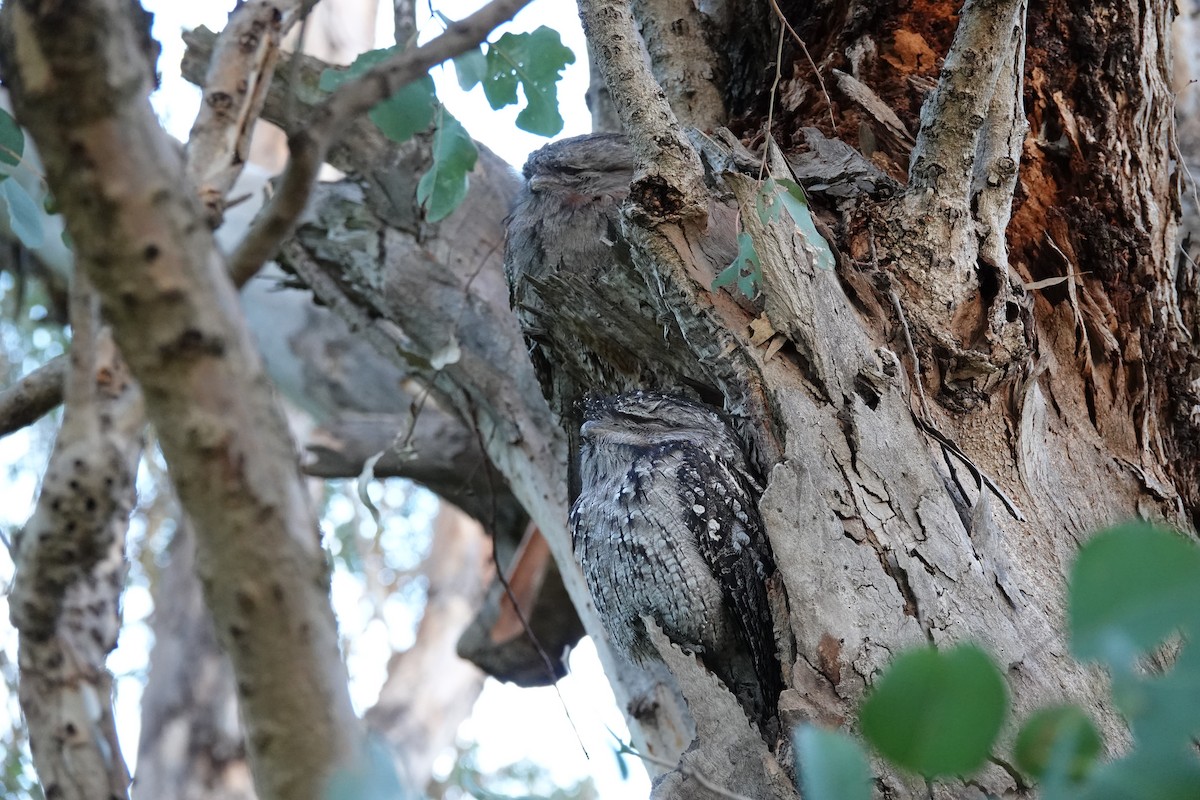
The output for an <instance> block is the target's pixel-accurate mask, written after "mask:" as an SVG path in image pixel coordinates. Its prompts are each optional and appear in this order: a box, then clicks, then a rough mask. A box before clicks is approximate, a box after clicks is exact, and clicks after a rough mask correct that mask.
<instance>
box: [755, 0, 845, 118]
mask: <svg viewBox="0 0 1200 800" xmlns="http://www.w3.org/2000/svg"><path fill="white" fill-rule="evenodd" d="M771 8H773V9H774V10H775V16H777V17H779V22H780V24H781V25H783V27H785V28H787V31H788V33H790V34H791V35H792V38H793V39H795V40H796V44H798V45H800V51H801V52H802V53H804V57H805V58H806V59H807V60H808V65H809V66H810V67H812V71H813V75H816V76H817V84H818V85H819V86H820V87H821V94H823V95H824V96H825V105H826V106H828V107H829V124H830V126H831V129H830V134H829V135H830V136H837V120H835V119H834V118H833V100H831V99H830V97H829V90H828V89H826V88H825V79H824V78H822V77H821V70H819V69H817V62H815V61H813V57H812V56H811V55H810V54H809V52H808V45H806V44H805V43H804V40H803V39H801V38H800V34H798V33H796V29H795V28H793V27H792V23H790V22H788V20H787V17H786V16H784V14H783V10H782V9H780V8H779V3H778V0H771ZM769 133H770V131H768V134H769Z"/></svg>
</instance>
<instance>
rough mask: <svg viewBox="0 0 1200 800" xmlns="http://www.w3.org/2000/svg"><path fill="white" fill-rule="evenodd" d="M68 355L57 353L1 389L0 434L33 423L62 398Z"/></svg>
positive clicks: (4, 434) (2, 434)
mask: <svg viewBox="0 0 1200 800" xmlns="http://www.w3.org/2000/svg"><path fill="white" fill-rule="evenodd" d="M66 373H67V357H66V356H65V355H63V356H57V357H55V358H52V359H50V360H49V361H47V362H46V363H45V364H42V365H41V366H40V367H38V368H37V369H35V370H34V371H33V372H31V373H29V374H28V375H25V376H23V377H22V378H21V379H20V380H19V381H17V382H16V383H14V384H13V385H12V386H9V387H8V388H7V389H5V390H4V391H2V392H0V436H7V435H8V434H10V433H13V432H14V431H19V430H21V428H24V427H26V426H27V425H32V424H33V423H34V422H37V421H38V420H39V419H41V418H42V417H43V416H45V415H46V414H49V413H50V412H51V411H53V410H54V409H55V408H57V407H58V405H59V404H60V403H62V400H63V379H64V378H65V377H66Z"/></svg>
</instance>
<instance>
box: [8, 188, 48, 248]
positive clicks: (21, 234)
mask: <svg viewBox="0 0 1200 800" xmlns="http://www.w3.org/2000/svg"><path fill="white" fill-rule="evenodd" d="M0 205H3V206H4V209H5V214H6V218H7V220H8V227H9V228H10V229H11V230H12V232H13V234H14V235H15V236H16V237H17V239H19V240H20V241H21V244H23V245H25V246H26V247H27V248H29V249H30V250H33V249H35V248H38V247H41V246H42V243H43V242H45V240H46V236H45V233H44V231H43V229H42V220H43V214H42V210H41V209H40V208H39V207H38V204H37V201H36V200H34V199H33V198H32V197H30V196H29V192H27V191H25V187H24V186H22V185H21V184H20V183H18V182H17V181H4V182H3V183H0Z"/></svg>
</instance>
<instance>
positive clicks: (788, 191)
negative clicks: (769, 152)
mask: <svg viewBox="0 0 1200 800" xmlns="http://www.w3.org/2000/svg"><path fill="white" fill-rule="evenodd" d="M779 185H780V186H782V187H783V189H784V191H783V192H782V193H781V194H780V196H779V199H780V203H781V204H782V205H783V207H784V208H786V209H787V212H788V215H789V216H790V217H791V218H792V220H793V221H794V222H795V223H796V227H797V228H799V229H800V233H802V234H804V238H805V239H807V240H808V243H809V244H810V245H812V247H813V249H814V250H815V251H816V259H817V260H816V264H817V267H818V268H819V269H833V268H834V266H835V265H836V262H835V260H834V258H833V250H832V249H831V248H830V247H829V242H827V241H825V237H824V236H822V235H821V234H820V233H819V232H818V231H817V226H816V225H815V224H814V223H813V218H812V212H811V211H809V209H808V197H807V196H806V195H805V194H804V187H802V186H801V185H800V184H798V183H796V182H795V181H793V180H788V179H786V178H781V179H780V180H779Z"/></svg>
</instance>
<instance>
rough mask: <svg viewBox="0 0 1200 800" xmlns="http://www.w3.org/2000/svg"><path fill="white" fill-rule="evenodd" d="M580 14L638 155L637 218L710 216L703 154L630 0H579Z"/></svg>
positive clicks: (633, 201)
mask: <svg viewBox="0 0 1200 800" xmlns="http://www.w3.org/2000/svg"><path fill="white" fill-rule="evenodd" d="M579 17H580V19H581V20H582V21H583V32H584V34H585V35H586V36H587V39H588V42H589V43H590V44H591V53H592V55H593V57H594V58H595V59H596V62H597V63H598V64H599V66H600V71H601V72H602V73H603V74H604V80H605V82H606V83H607V84H608V91H609V93H610V95H611V97H612V100H613V103H614V104H615V105H616V107H617V115H618V116H619V117H620V118H621V125H622V126H623V127H624V129H625V133H626V135H628V136H629V140H630V143H631V144H632V145H633V150H634V154H635V155H636V157H637V163H638V169H637V172H636V173H634V177H633V183H632V184H631V185H630V191H629V204H630V205H629V208H630V212H631V215H632V217H633V218H634V219H635V220H637V221H639V224H643V225H646V226H647V227H653V226H655V225H658V224H659V223H662V222H669V221H681V220H692V221H696V220H704V219H706V218H707V216H708V190H707V189H706V188H705V185H704V170H703V168H702V167H701V165H700V156H699V155H698V154H697V153H696V149H695V148H694V147H693V146H692V143H691V141H690V140H689V139H688V137H687V134H686V133H685V132H684V130H683V128H682V126H680V124H679V120H678V119H676V117H675V112H674V111H672V110H671V105H670V104H669V103H668V102H667V98H666V95H665V94H664V93H663V90H662V88H661V87H659V85H658V82H657V81H655V79H654V75H653V74H652V73H651V71H650V65H649V64H648V63H647V61H646V55H645V52H644V50H643V48H642V40H641V36H640V35H639V34H638V31H637V26H636V25H635V24H634V20H633V14H632V12H631V11H630V8H629V3H628V1H627V0H580V2H579Z"/></svg>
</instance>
